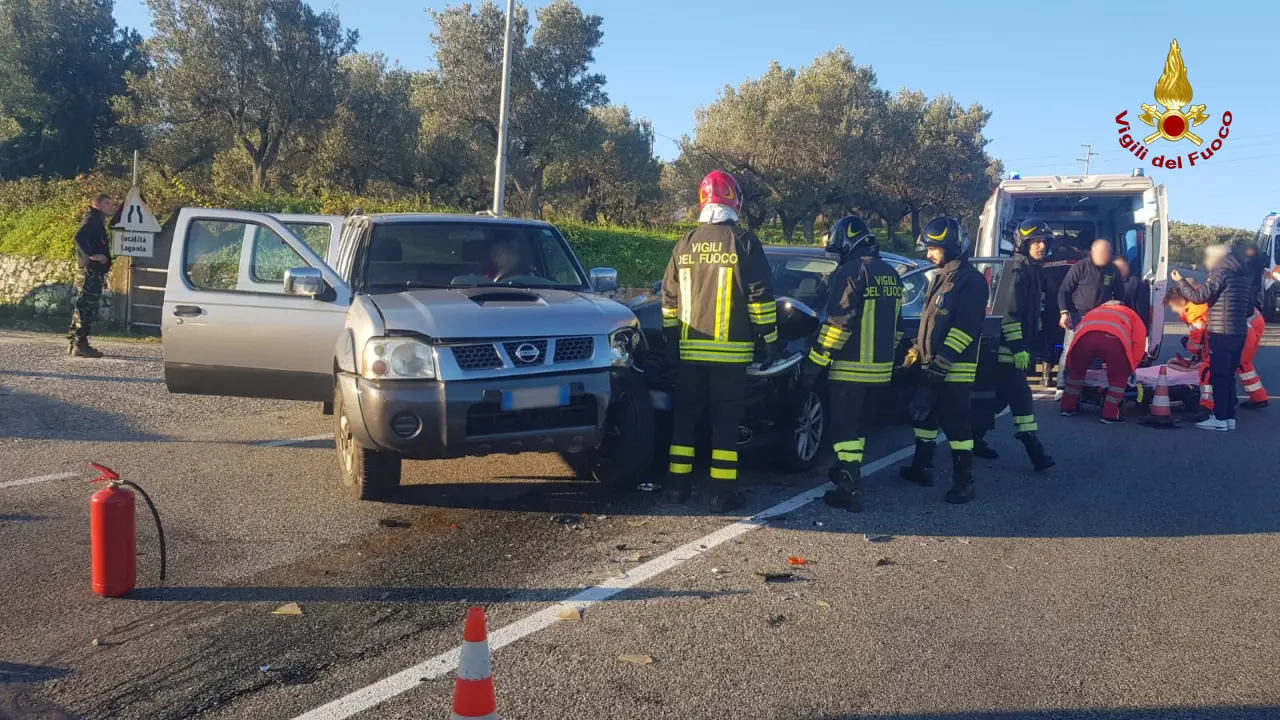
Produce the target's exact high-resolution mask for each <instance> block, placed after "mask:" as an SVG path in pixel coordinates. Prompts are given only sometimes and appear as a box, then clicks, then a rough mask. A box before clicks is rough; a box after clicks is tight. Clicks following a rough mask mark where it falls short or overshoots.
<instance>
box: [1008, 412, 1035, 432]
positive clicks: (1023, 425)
mask: <svg viewBox="0 0 1280 720" xmlns="http://www.w3.org/2000/svg"><path fill="white" fill-rule="evenodd" d="M1013 427H1014V429H1015V430H1017V431H1018V432H1035V431H1036V430H1039V429H1040V426H1039V425H1037V424H1036V416H1035V415H1014V416H1013Z"/></svg>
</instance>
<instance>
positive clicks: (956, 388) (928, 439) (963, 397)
mask: <svg viewBox="0 0 1280 720" xmlns="http://www.w3.org/2000/svg"><path fill="white" fill-rule="evenodd" d="M920 243H921V244H923V245H924V247H925V251H926V252H927V254H928V257H929V262H932V263H933V264H934V265H936V266H937V268H938V271H937V273H936V274H935V275H934V276H933V280H932V281H930V283H929V289H928V291H927V292H926V293H925V298H924V310H923V311H922V312H921V314H920V329H919V331H918V332H917V334H916V341H915V344H914V345H912V346H911V349H910V350H909V351H907V357H906V361H905V362H904V363H903V366H904V367H908V368H909V367H913V366H915V365H916V364H917V363H918V364H919V365H920V375H921V376H922V378H921V380H922V381H921V384H920V387H919V388H917V389H916V392H915V395H914V396H913V397H912V398H911V402H910V403H908V405H907V413H908V414H909V415H910V416H911V420H912V422H913V424H914V426H915V428H914V429H915V436H916V447H915V456H914V457H913V458H912V459H911V465H910V466H909V467H904V468H902V469H901V470H900V472H901V474H902V477H903V478H904V479H906V480H909V481H911V482H913V483H916V484H917V485H924V486H930V485H933V454H934V450H935V449H936V448H937V446H938V428H939V426H941V428H942V430H943V431H944V432H945V433H946V434H947V442H948V443H949V444H950V445H951V467H952V481H951V489H950V490H948V491H947V495H946V499H947V502H949V503H953V504H961V503H967V502H969V501H970V500H972V499H973V424H972V418H971V417H970V411H971V407H972V406H971V404H970V400H971V398H970V395H971V393H972V391H973V382H974V380H975V379H976V378H977V375H978V348H979V344H980V343H981V342H982V324H983V321H984V320H986V315H987V296H988V289H987V280H986V278H984V277H983V276H982V273H980V272H978V269H977V268H975V267H974V266H973V265H971V264H970V263H969V260H968V258H967V255H968V252H969V240H968V238H967V237H966V236H965V232H964V228H963V227H962V226H961V225H960V221H959V220H956V219H955V218H952V217H945V216H944V217H940V218H936V219H934V220H933V221H932V222H930V223H929V224H928V225H926V226H925V227H924V230H923V231H921V233H920Z"/></svg>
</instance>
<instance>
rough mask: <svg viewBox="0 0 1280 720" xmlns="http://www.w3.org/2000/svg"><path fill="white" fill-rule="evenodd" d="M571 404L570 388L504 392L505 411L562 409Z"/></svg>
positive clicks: (503, 404) (564, 386)
mask: <svg viewBox="0 0 1280 720" xmlns="http://www.w3.org/2000/svg"><path fill="white" fill-rule="evenodd" d="M568 404H569V386H568V385H557V386H555V387H540V388H524V389H521V390H503V391H502V409H503V410H530V409H533V408H547V407H562V406H564V405H568Z"/></svg>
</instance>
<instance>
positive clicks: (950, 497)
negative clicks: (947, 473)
mask: <svg viewBox="0 0 1280 720" xmlns="http://www.w3.org/2000/svg"><path fill="white" fill-rule="evenodd" d="M951 469H952V479H951V489H950V490H948V491H947V502H949V503H951V504H952V505H963V504H965V503H967V502H969V501H970V500H972V499H973V453H971V452H969V451H967V450H952V451H951Z"/></svg>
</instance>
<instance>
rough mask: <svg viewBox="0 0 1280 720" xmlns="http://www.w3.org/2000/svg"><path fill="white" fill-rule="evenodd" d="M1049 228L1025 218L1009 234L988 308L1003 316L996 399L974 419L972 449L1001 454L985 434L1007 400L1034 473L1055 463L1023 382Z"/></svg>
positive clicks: (1035, 335) (1035, 346)
mask: <svg viewBox="0 0 1280 720" xmlns="http://www.w3.org/2000/svg"><path fill="white" fill-rule="evenodd" d="M1052 239H1053V230H1050V229H1049V226H1048V225H1047V224H1045V223H1044V222H1041V221H1039V220H1027V221H1024V222H1023V223H1022V224H1021V225H1019V226H1018V228H1017V229H1016V230H1015V231H1014V234H1013V247H1014V254H1013V259H1012V260H1010V261H1009V262H1008V263H1007V264H1006V265H1005V269H1004V274H1003V277H1002V278H1001V280H1000V283H999V287H998V289H997V290H996V296H995V302H994V303H992V312H993V313H994V314H996V315H999V316H1001V317H1002V318H1004V320H1003V322H1002V323H1001V326H1000V351H999V362H998V363H997V364H996V368H995V372H996V375H995V385H996V402H995V405H993V406H989V407H988V409H987V411H986V412H982V413H979V415H980V416H981V417H979V418H978V421H977V422H976V423H975V427H974V432H973V454H974V455H976V456H978V457H980V458H987V459H989V460H994V459H996V458H998V457H999V454H998V453H997V452H996V451H995V449H994V448H992V447H991V446H990V445H987V442H986V440H985V439H983V435H984V434H986V433H987V432H988V431H990V430H991V429H992V428H994V427H995V422H996V418H995V412H996V411H998V410H1000V409H1003V408H1004V407H1005V406H1006V405H1007V406H1009V408H1010V409H1011V410H1012V411H1013V429H1014V433H1013V436H1014V437H1015V438H1017V439H1018V440H1019V442H1021V443H1022V445H1023V447H1025V448H1026V450H1027V456H1028V457H1029V458H1031V466H1032V467H1033V468H1035V470H1036V472H1041V471H1044V470H1048V469H1049V468H1051V467H1053V466H1054V465H1055V463H1054V460H1053V458H1051V457H1049V455H1048V454H1047V453H1046V452H1045V451H1044V445H1043V444H1041V442H1040V437H1039V432H1038V431H1039V429H1040V428H1039V425H1037V424H1036V416H1035V401H1034V400H1033V399H1032V397H1031V386H1030V385H1028V384H1027V368H1028V367H1030V366H1031V364H1032V363H1034V362H1035V355H1036V354H1038V350H1039V348H1041V347H1042V345H1041V343H1040V341H1039V337H1040V297H1041V294H1042V292H1043V291H1042V289H1041V286H1040V263H1041V262H1043V261H1044V258H1045V249H1046V248H1047V247H1048V245H1049V244H1050V243H1051V242H1052Z"/></svg>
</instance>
